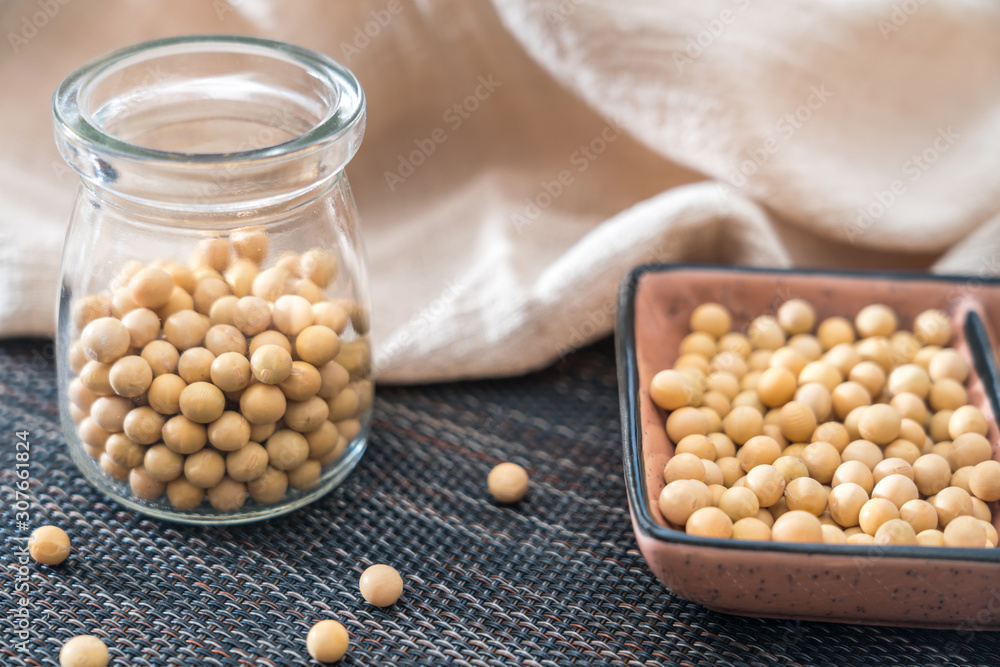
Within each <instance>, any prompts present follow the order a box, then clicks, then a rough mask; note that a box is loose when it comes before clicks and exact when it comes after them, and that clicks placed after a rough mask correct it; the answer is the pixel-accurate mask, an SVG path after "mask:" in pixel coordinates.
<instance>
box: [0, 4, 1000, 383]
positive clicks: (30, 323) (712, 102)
mask: <svg viewBox="0 0 1000 667" xmlns="http://www.w3.org/2000/svg"><path fill="white" fill-rule="evenodd" d="M63 1H65V0H63ZM46 7H47V8H48V10H49V12H50V13H52V14H53V15H52V16H51V17H47V18H45V20H44V21H43V20H42V18H39V15H38V12H39V11H44V10H45V8H46ZM53 7H58V11H53V9H52V8H53ZM379 19H381V23H384V24H385V25H380V23H379ZM32 21H34V22H35V23H39V24H41V23H44V27H41V28H38V29H37V30H35V31H34V34H32V35H31V36H30V37H25V35H27V34H29V33H32V31H31V30H30V29H29V28H28V26H29V25H30V24H31V22H32ZM0 24H2V25H0V27H2V34H3V35H4V36H5V44H3V45H0V47H2V49H0V54H2V55H0V83H2V88H0V89H2V90H3V91H4V94H3V95H2V96H0V117H2V118H3V119H4V123H3V125H2V127H0V137H2V147H3V150H2V154H0V204H2V205H0V334H3V335H8V336H10V335H21V334H47V333H51V331H52V328H53V310H54V308H53V303H54V300H55V296H56V285H57V276H56V272H57V264H58V255H59V248H60V244H61V239H62V235H63V233H64V228H65V221H66V219H67V216H68V214H69V211H70V206H71V202H72V197H73V191H74V187H75V177H74V176H73V175H72V174H71V173H67V171H66V169H65V168H63V167H62V163H61V161H60V160H59V157H58V155H57V153H56V151H55V149H54V147H53V142H52V139H51V130H50V114H49V97H50V95H51V93H52V91H53V90H54V88H55V87H56V85H57V84H58V82H59V81H60V80H61V79H62V77H63V76H65V75H66V74H67V73H68V72H69V71H70V70H72V69H73V68H74V67H75V66H77V65H78V64H80V63H82V62H83V61H85V60H86V59H89V58H91V57H94V56H97V55H99V54H101V53H103V52H106V51H108V50H110V49H113V48H117V47H120V46H124V45H126V44H129V43H133V42H136V41H140V40H144V39H150V38H154V37H163V36H168V35H178V34H185V33H220V32H221V33H243V34H255V35H262V36H266V37H270V38H275V39H280V40H286V41H292V42H296V43H298V44H301V45H303V46H307V47H311V48H314V49H318V50H321V51H324V52H326V53H328V54H330V55H332V56H333V57H335V58H337V59H339V60H341V61H342V62H345V63H346V64H347V65H348V66H350V67H351V68H352V69H353V70H354V71H355V72H356V73H357V74H358V77H359V78H360V80H361V82H362V84H363V85H364V87H365V90H366V93H367V96H368V104H369V121H368V132H367V135H366V139H365V143H364V145H363V146H362V149H361V152H360V153H359V154H358V156H357V157H356V158H355V160H354V161H353V162H352V164H351V165H350V167H349V168H348V175H349V177H350V179H351V182H352V185H353V188H354V192H355V194H356V196H357V200H358V204H359V208H360V211H361V214H362V217H363V220H364V230H365V235H366V238H367V245H368V254H369V257H370V268H371V276H372V286H373V298H374V304H375V332H376V339H377V352H376V355H375V361H376V364H377V366H378V370H379V373H380V377H381V378H382V379H383V380H386V381H399V382H403V381H405V382H411V381H425V380H443V379H449V378H460V377H477V376H485V375H506V374H514V373H520V372H524V371H527V370H529V369H533V368H537V367H539V366H543V365H545V364H547V363H550V362H551V361H552V360H554V359H556V358H558V357H559V355H560V354H562V353H563V352H565V350H567V349H570V348H573V347H577V346H580V345H583V344H585V343H587V342H589V341H591V340H594V339H595V338H597V337H600V336H603V335H605V334H607V332H609V331H610V330H611V328H612V326H613V313H614V299H615V294H616V291H617V285H618V282H619V280H620V278H621V276H622V275H623V274H624V273H625V272H626V271H627V270H628V269H629V268H630V267H632V266H634V265H636V264H639V263H643V262H648V261H678V260H694V261H718V262H727V263H745V264H758V265H775V266H788V265H802V266H851V267H859V268H879V269H885V268H900V267H903V268H927V267H933V269H934V270H939V271H948V272H961V273H971V274H996V273H1000V218H993V217H992V216H994V215H995V214H996V213H997V211H998V209H1000V187H998V180H1000V168H998V166H1000V165H998V162H1000V68H998V67H997V63H998V62H1000V40H997V39H996V35H998V34H1000V7H998V6H997V5H996V4H995V3H993V2H989V1H987V0H983V1H981V2H972V1H969V2H963V3H950V2H947V1H945V0H927V1H926V2H922V1H919V0H895V1H894V2H889V1H881V2H867V3H848V4H845V3H842V2H839V1H837V0H823V1H816V0H811V1H809V2H806V1H804V0H803V1H801V2H788V1H780V2H779V1H773V2H758V1H756V0H714V1H706V2H698V3H693V2H681V1H679V0H670V1H667V0H658V1H649V2H640V1H638V0H496V2H495V3H494V4H492V5H491V4H489V3H487V2H484V1H471V0H421V1H410V0H374V1H372V2H350V3H348V2H328V1H325V0H310V1H306V0H300V1H297V2H294V3H279V2H277V1H276V0H274V1H265V0H171V2H166V1H165V0H163V1H160V2H150V1H148V0H142V1H141V2H140V1H139V0H131V1H130V0H118V1H110V0H87V2H83V1H82V0H75V1H74V0H69V2H67V4H65V5H60V4H59V2H58V0H33V1H31V2H28V1H24V0H18V1H17V2H12V3H6V4H5V9H4V10H3V14H2V15H0ZM366 30H367V32H368V33H369V34H365V31H366ZM12 34H13V35H15V37H13V38H12V37H11V35H12ZM18 37H20V38H21V39H18ZM15 51H16V52H15ZM477 95H478V97H477ZM470 96H471V97H470ZM456 104H458V105H464V106H460V107H459V108H458V109H456V108H455V105H456ZM438 128H440V129H441V131H442V132H443V133H444V135H443V136H445V137H446V138H445V140H444V142H443V143H438V144H436V147H435V149H434V151H433V153H432V154H430V155H429V156H426V158H425V159H424V160H423V164H421V165H420V166H419V167H416V168H415V169H414V172H413V173H412V175H409V171H408V169H406V168H405V167H403V168H402V169H401V167H400V163H401V160H403V161H407V160H409V158H408V157H407V156H409V155H410V154H411V152H412V151H414V150H418V149H419V145H418V142H422V140H424V139H427V138H429V137H432V135H433V133H434V131H435V130H437V129H438ZM437 136H438V137H439V138H440V137H441V136H442V135H441V133H438V134H437ZM422 143H423V145H424V146H425V147H426V146H427V145H428V144H427V143H426V142H422ZM416 161H419V158H418V159H417V160H416ZM393 174H394V175H393ZM404 176H405V178H404Z"/></svg>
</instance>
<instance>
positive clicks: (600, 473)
mask: <svg viewBox="0 0 1000 667" xmlns="http://www.w3.org/2000/svg"><path fill="white" fill-rule="evenodd" d="M21 430H27V431H29V432H30V434H31V436H30V437H31V442H32V449H31V460H30V466H31V467H30V471H31V494H32V496H33V500H32V502H31V506H30V510H29V511H30V515H31V516H30V523H31V526H37V525H41V524H43V523H54V524H57V525H59V526H61V527H63V528H64V529H66V531H67V532H68V533H69V534H70V537H71V539H72V540H73V546H74V552H73V555H72V556H71V558H70V559H69V560H68V561H67V562H66V563H65V564H64V565H63V566H61V567H59V568H47V567H41V566H37V565H32V566H31V567H30V579H29V580H28V582H27V585H28V590H29V594H30V601H31V604H30V606H29V607H28V608H29V610H30V633H31V640H30V650H29V651H28V652H21V651H19V650H18V649H17V648H16V647H15V645H14V637H13V636H12V634H11V632H10V631H11V628H12V627H13V623H12V621H13V617H12V616H11V610H12V605H13V604H14V603H15V600H16V596H15V593H14V588H15V583H16V581H15V577H16V572H17V571H16V567H15V566H16V558H15V549H16V548H17V547H16V544H15V542H14V541H13V540H12V538H14V537H16V536H23V535H26V534H27V531H25V530H21V529H19V528H18V526H17V524H16V521H15V516H14V513H13V484H14V482H15V476H14V470H15V466H14V451H15V448H14V442H15V440H16V436H15V432H16V431H21ZM0 443H2V453H0V462H2V469H0V470H2V472H0V499H2V502H3V509H2V523H0V535H2V536H3V538H4V539H3V545H4V546H3V553H2V556H0V561H2V563H3V566H4V567H3V577H4V586H3V591H2V595H0V603H2V611H3V616H4V618H3V619H0V622H3V623H4V626H5V627H4V640H3V642H2V643H0V663H2V664H3V665H52V664H55V663H56V659H57V658H56V656H57V655H58V652H59V648H60V646H61V645H62V643H63V642H64V641H66V640H67V639H69V638H70V637H72V636H74V635H77V634H83V633H90V634H94V635H97V636H99V637H101V638H102V639H103V640H104V641H105V642H106V643H107V645H108V646H109V647H110V650H111V654H112V656H113V658H112V664H114V665H156V666H159V665H195V664H198V665H302V664H309V662H310V661H309V659H308V656H307V654H306V651H305V636H306V632H307V631H308V630H309V627H310V626H311V625H312V624H313V623H314V622H315V621H317V620H320V619H323V618H336V619H339V620H341V621H342V622H343V623H344V624H345V625H346V626H347V628H348V630H349V631H350V633H351V637H352V645H351V649H350V653H349V655H348V657H347V658H345V660H344V661H343V662H342V663H341V664H343V665H405V664H421V665H444V664H467V665H483V666H485V665H490V666H493V665H539V666H540V665H685V666H687V665H713V666H715V665H722V666H726V665H732V666H735V665H776V664H782V665H784V664H791V665H832V664H836V665H961V666H972V665H975V666H985V665H996V664H998V663H1000V635H998V634H990V633H978V634H976V633H971V632H944V631H928V630H913V629H894V628H873V627H864V626H849V625H834V624H822V623H796V622H792V621H774V620H762V619H751V618H738V617H733V616H726V615H723V614H717V613H714V612H710V611H708V610H706V609H704V608H703V607H701V606H699V605H696V604H693V603H690V602H687V601H685V600H683V599H680V598H677V597H676V596H674V595H672V594H671V593H670V592H669V591H667V590H665V589H664V588H663V587H662V586H661V585H660V583H659V582H658V581H657V580H656V579H655V578H654V577H653V576H652V575H651V574H650V572H649V570H648V569H647V568H646V565H645V563H644V561H643V559H642V556H641V555H640V554H639V552H638V550H637V548H636V544H635V541H634V539H633V536H632V532H631V525H630V523H629V518H628V513H627V510H626V501H625V493H624V487H623V481H622V465H621V436H620V426H619V413H618V388H617V380H616V376H615V365H614V356H613V350H612V346H611V344H610V342H608V341H605V342H603V343H601V344H599V345H596V346H594V347H591V348H588V349H585V350H582V351H580V352H578V353H576V354H574V355H571V356H569V357H567V358H566V359H565V360H564V361H562V362H561V363H559V364H557V365H556V366H555V367H553V368H550V369H548V370H546V371H544V372H541V373H537V374H534V375H530V376H527V377H524V378H518V379H513V380H502V381H488V382H474V383H459V384H450V385H440V386H432V387H409V388H380V389H379V392H378V397H377V400H376V410H375V422H374V426H373V437H372V440H371V443H370V447H369V450H368V452H367V453H366V454H365V457H364V459H363V460H362V462H361V464H360V465H359V467H358V469H357V470H356V471H355V472H354V473H353V474H352V475H351V476H350V478H349V479H348V480H347V482H346V483H345V484H344V485H343V486H341V487H340V488H338V489H337V490H335V491H334V492H332V493H331V494H330V495H328V496H326V497H325V498H323V499H322V500H320V501H318V502H316V503H314V504H313V505H311V506H309V507H308V508H305V509H303V510H299V511H298V512H295V513H294V514H291V515H288V516H285V517H282V518H279V519H275V520H271V521H267V522H263V523H258V524H252V525H249V526H238V527H232V528H224V529H219V528H211V529H210V528H193V527H184V526H179V525H174V524H169V523H162V522H158V521H154V520H149V519H146V518H144V517H142V516H139V515H136V514H133V513H131V512H129V511H126V510H124V509H122V508H121V507H119V506H117V505H116V504H114V503H112V502H110V501H108V500H106V499H105V498H103V497H102V496H100V495H99V494H98V493H97V492H95V491H94V490H92V489H91V487H90V486H88V484H87V483H86V482H85V481H84V480H83V479H82V477H81V476H80V475H79V474H78V473H77V472H76V470H75V468H74V467H73V465H72V463H71V462H70V460H69V457H68V455H67V454H66V452H65V449H64V444H63V441H62V436H61V435H60V431H59V427H58V424H57V412H56V389H55V377H54V372H53V368H52V364H51V345H49V344H47V343H46V342H45V341H17V342H6V343H4V344H3V345H0ZM501 460H512V461H515V462H517V463H520V464H522V465H524V466H525V467H527V468H528V470H529V471H530V473H531V476H532V487H531V492H530V495H529V497H528V498H527V499H526V500H525V501H524V502H522V503H520V504H519V505H517V506H515V507H511V508H507V507H500V506H497V505H495V504H494V503H492V502H490V500H489V499H488V494H487V493H486V491H485V480H486V475H487V473H488V472H489V470H490V468H491V467H492V466H493V465H494V464H495V463H497V462H499V461H501ZM377 562H384V563H389V564H391V565H393V566H394V567H396V568H397V569H398V570H399V571H400V572H401V573H402V574H403V575H404V578H405V580H406V590H405V593H404V596H403V598H402V600H401V601H400V602H399V603H398V604H396V605H395V606H393V607H391V608H389V609H387V610H379V609H375V608H373V607H371V606H369V605H367V604H365V602H364V600H363V599H362V598H361V596H360V594H359V593H358V589H357V580H358V576H359V575H360V573H361V571H362V570H363V569H364V568H365V567H367V566H368V565H370V564H372V563H377ZM998 579H1000V572H998Z"/></svg>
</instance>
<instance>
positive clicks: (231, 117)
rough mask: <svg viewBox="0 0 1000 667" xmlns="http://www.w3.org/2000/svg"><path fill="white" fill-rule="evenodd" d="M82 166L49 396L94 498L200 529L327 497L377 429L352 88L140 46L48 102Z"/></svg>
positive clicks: (78, 77)
mask: <svg viewBox="0 0 1000 667" xmlns="http://www.w3.org/2000/svg"><path fill="white" fill-rule="evenodd" d="M53 115H54V118H55V136H56V143H57V144H58V146H59V150H60V152H61V153H62V156H63V158H64V159H65V160H66V162H67V163H68V164H69V165H70V166H71V167H72V168H73V169H74V170H75V171H76V172H77V173H78V174H79V175H80V189H79V194H78V196H77V199H76V203H75V206H74V208H73V212H72V219H71V222H70V226H69V230H68V232H67V235H66V244H65V249H64V251H63V257H62V275H61V294H60V297H59V304H58V325H57V327H58V330H57V350H58V353H57V359H58V373H59V405H60V412H61V416H62V424H63V432H64V434H65V436H66V442H67V445H68V447H69V451H70V454H71V455H72V458H73V460H74V461H75V463H76V465H77V466H78V467H79V469H80V471H81V472H82V473H83V474H84V475H85V476H86V478H87V479H88V480H89V481H90V482H91V483H92V484H93V485H94V486H95V487H97V488H98V489H99V490H101V491H102V492H104V493H105V494H107V495H108V496H110V497H111V498H113V499H114V500H116V501H118V502H119V503H121V504H122V505H125V506H127V507H130V508H132V509H134V510H136V511H139V512H142V513H144V514H148V515H151V516H155V517H159V518H163V519H169V520H173V521H179V522H185V523H197V524H231V523H240V522H246V521H252V520H257V519H263V518H267V517H272V516H275V515H278V514H281V513H284V512H288V511H290V510H293V509H295V508H297V507H301V506H302V505H305V504H306V503H309V502H310V501H312V500H315V499H316V498H318V497H320V496H321V495H323V494H325V493H327V492H328V491H330V489H332V488H334V487H335V486H336V485H337V484H339V483H340V482H341V481H343V479H344V478H345V477H346V476H347V474H348V473H349V472H350V471H351V470H352V469H353V468H354V466H355V465H356V464H357V462H358V460H359V459H360V457H361V455H362V454H363V452H364V449H365V445H366V442H367V437H368V430H369V424H370V421H371V406H372V399H373V391H374V388H373V384H372V381H371V377H370V368H371V363H370V359H371V352H370V345H369V320H370V303H369V292H368V278H367V268H366V260H365V253H364V248H363V244H362V239H361V235H360V231H359V229H358V216H357V211H356V209H355V205H354V201H353V199H352V196H351V191H350V188H349V186H348V183H347V178H346V176H345V174H344V167H345V166H346V165H347V163H348V162H349V161H350V159H351V158H352V157H353V156H354V154H355V152H356V151H357V149H358V146H359V144H360V143H361V137H362V135H363V134H364V126H365V98H364V93H363V92H362V90H361V86H360V85H359V84H358V81H357V79H356V78H355V77H354V75H353V74H352V73H351V72H349V71H348V70H347V69H346V68H344V67H343V66H341V65H339V64H338V63H336V62H334V61H333V60H330V59H329V58H327V57H325V56H323V55H320V54H318V53H314V52H312V51H309V50H306V49H302V48H298V47H295V46H291V45H288V44H283V43H280V42H273V41H267V40H260V39H251V38H245V37H229V36H197V37H184V38H173V39H166V40H159V41H154V42H147V43H144V44H139V45H136V46H133V47H130V48H126V49H123V50H120V51H116V52H114V53H111V54H109V55H107V56H104V57H102V58H99V59H97V60H95V61H92V62H90V63H88V64H86V65H84V66H83V67H81V68H80V69H79V70H77V71H76V72H74V73H73V74H71V75H70V76H69V77H68V78H67V79H66V80H65V81H64V82H63V83H62V85H60V87H59V89H58V90H57V91H56V94H55V96H54V99H53Z"/></svg>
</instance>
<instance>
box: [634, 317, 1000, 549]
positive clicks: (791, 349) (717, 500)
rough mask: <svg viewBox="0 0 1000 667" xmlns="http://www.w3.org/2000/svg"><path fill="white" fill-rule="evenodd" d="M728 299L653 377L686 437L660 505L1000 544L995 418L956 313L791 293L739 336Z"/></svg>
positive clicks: (848, 533)
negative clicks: (825, 307) (908, 322)
mask: <svg viewBox="0 0 1000 667" xmlns="http://www.w3.org/2000/svg"><path fill="white" fill-rule="evenodd" d="M732 321H733V320H732V316H731V314H730V313H729V311H728V310H727V309H726V308H725V307H724V306H722V305H720V304H717V303H703V304H701V305H699V306H698V307H697V308H695V310H694V311H693V312H692V314H691V318H690V333H689V334H688V335H687V336H685V338H684V339H683V340H682V342H681V344H680V349H679V350H678V358H677V361H676V362H675V363H674V367H673V368H671V369H666V370H661V371H660V372H658V373H657V374H656V375H655V376H654V377H653V379H652V381H651V383H650V386H649V394H650V398H651V399H652V400H653V402H654V403H655V404H656V405H657V406H658V407H659V408H661V409H662V410H664V411H665V413H666V431H667V436H668V437H669V439H670V441H671V442H673V443H674V445H675V452H674V455H673V456H672V457H671V458H670V460H669V461H668V462H667V464H666V466H665V469H664V471H663V476H664V481H665V482H666V486H665V487H664V488H663V490H662V492H661V493H660V496H659V503H658V504H659V510H660V513H661V514H662V516H663V517H664V519H665V520H666V521H667V522H668V525H670V526H671V527H673V528H678V529H683V530H684V531H686V532H687V533H688V534H693V535H699V536H704V537H717V538H733V539H737V540H762V541H775V542H810V543H819V542H822V543H828V544H854V545H924V546H951V547H982V548H994V547H996V546H997V531H996V529H995V528H994V526H993V524H992V513H991V510H990V507H989V505H988V503H991V502H994V501H997V500H1000V462H998V461H995V460H993V448H992V446H991V443H990V441H989V440H988V439H987V433H988V430H989V424H988V421H987V417H986V416H985V415H984V414H983V412H982V411H981V410H980V409H979V408H978V407H976V406H974V405H970V404H969V397H968V393H967V389H966V383H967V381H968V379H969V377H970V372H971V369H970V366H969V362H968V361H967V360H966V359H965V357H964V356H963V355H962V354H961V353H960V352H959V351H957V350H956V349H954V348H953V347H950V344H951V343H952V339H953V329H952V324H951V321H950V319H949V317H948V315H947V314H946V313H945V312H944V311H941V310H937V309H929V310H926V311H924V312H922V313H920V314H919V315H918V316H917V317H916V318H914V320H913V323H912V330H904V329H901V328H899V318H898V316H897V314H896V313H895V312H894V311H893V310H892V309H891V308H890V307H888V306H885V305H882V304H872V305H869V306H866V307H864V308H862V309H861V310H860V311H859V312H857V313H856V314H855V316H854V320H853V322H852V321H850V320H848V319H847V318H845V317H840V316H835V317H829V318H827V319H824V320H822V321H820V322H817V316H816V312H815V309H814V308H813V306H812V305H811V304H810V303H809V302H807V301H805V300H803V299H790V300H787V301H785V302H784V303H783V304H782V305H781V306H780V307H779V308H778V309H777V311H776V314H775V315H774V316H772V315H760V316H759V317H757V318H755V319H754V320H753V321H752V322H751V323H750V325H749V327H748V328H747V330H746V333H741V332H737V331H733V330H732Z"/></svg>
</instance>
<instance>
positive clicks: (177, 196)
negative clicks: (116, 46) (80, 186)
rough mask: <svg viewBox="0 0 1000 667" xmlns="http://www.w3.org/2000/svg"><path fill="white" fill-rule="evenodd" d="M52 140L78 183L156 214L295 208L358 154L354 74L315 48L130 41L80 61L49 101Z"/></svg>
mask: <svg viewBox="0 0 1000 667" xmlns="http://www.w3.org/2000/svg"><path fill="white" fill-rule="evenodd" d="M53 115H54V122H55V136H56V143H57V145H58V147H59V150H60V153H61V154H62V155H63V158H64V159H65V160H66V162H67V163H68V164H69V165H70V166H71V167H72V168H73V169H74V170H76V172H77V173H78V174H79V175H80V177H81V179H82V180H83V182H84V184H85V186H86V187H87V188H88V189H89V190H90V191H91V192H93V193H94V194H95V196H98V197H100V198H101V199H104V200H107V201H109V202H113V203H115V204H116V205H119V206H124V207H136V208H141V209H150V210H161V211H163V214H164V215H167V216H170V215H173V214H176V213H187V214H191V215H194V216H201V215H206V216H214V215H218V214H233V215H236V214H241V213H245V212H247V211H261V210H271V209H275V208H282V207H288V206H294V205H296V203H297V202H301V201H304V200H308V199H310V198H314V197H316V196H319V195H320V194H321V193H322V192H323V191H325V190H328V189H329V188H330V187H331V186H332V184H333V183H334V182H335V181H336V179H337V176H338V175H339V174H340V173H341V172H342V171H343V169H344V167H345V165H346V164H347V163H348V162H349V161H350V159H351V158H352V157H353V156H354V154H355V152H357V149H358V146H359V145H360V142H361V138H362V136H363V134H364V124H365V101H364V93H363V92H362V90H361V87H360V84H358V81H357V79H356V78H355V77H354V75H353V74H351V73H350V72H349V71H348V70H346V69H345V68H343V67H342V66H340V65H339V64H337V63H336V62H334V61H332V60H330V59H328V58H326V57H325V56H322V55H320V54H317V53H314V52H311V51H308V50H306V49H301V48H298V47H293V46H290V45H287V44H282V43H280V42H273V41H269V40H259V39H253V38H246V37H229V36H196V37H184V38H172V39H166V40H159V41H155V42H148V43H145V44H140V45H137V46H134V47H130V48H128V49H123V50H121V51H116V52H114V53H111V54H109V55H107V56H104V57H103V58H100V59H98V60H96V61H93V62H91V63H88V64H87V65H84V66H83V67H81V68H80V69H79V70H77V71H76V72H74V73H73V74H71V75H70V76H69V77H68V78H67V79H66V80H65V81H64V82H63V83H62V85H61V86H60V87H59V89H58V91H57V92H56V94H55V97H54V99H53Z"/></svg>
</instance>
